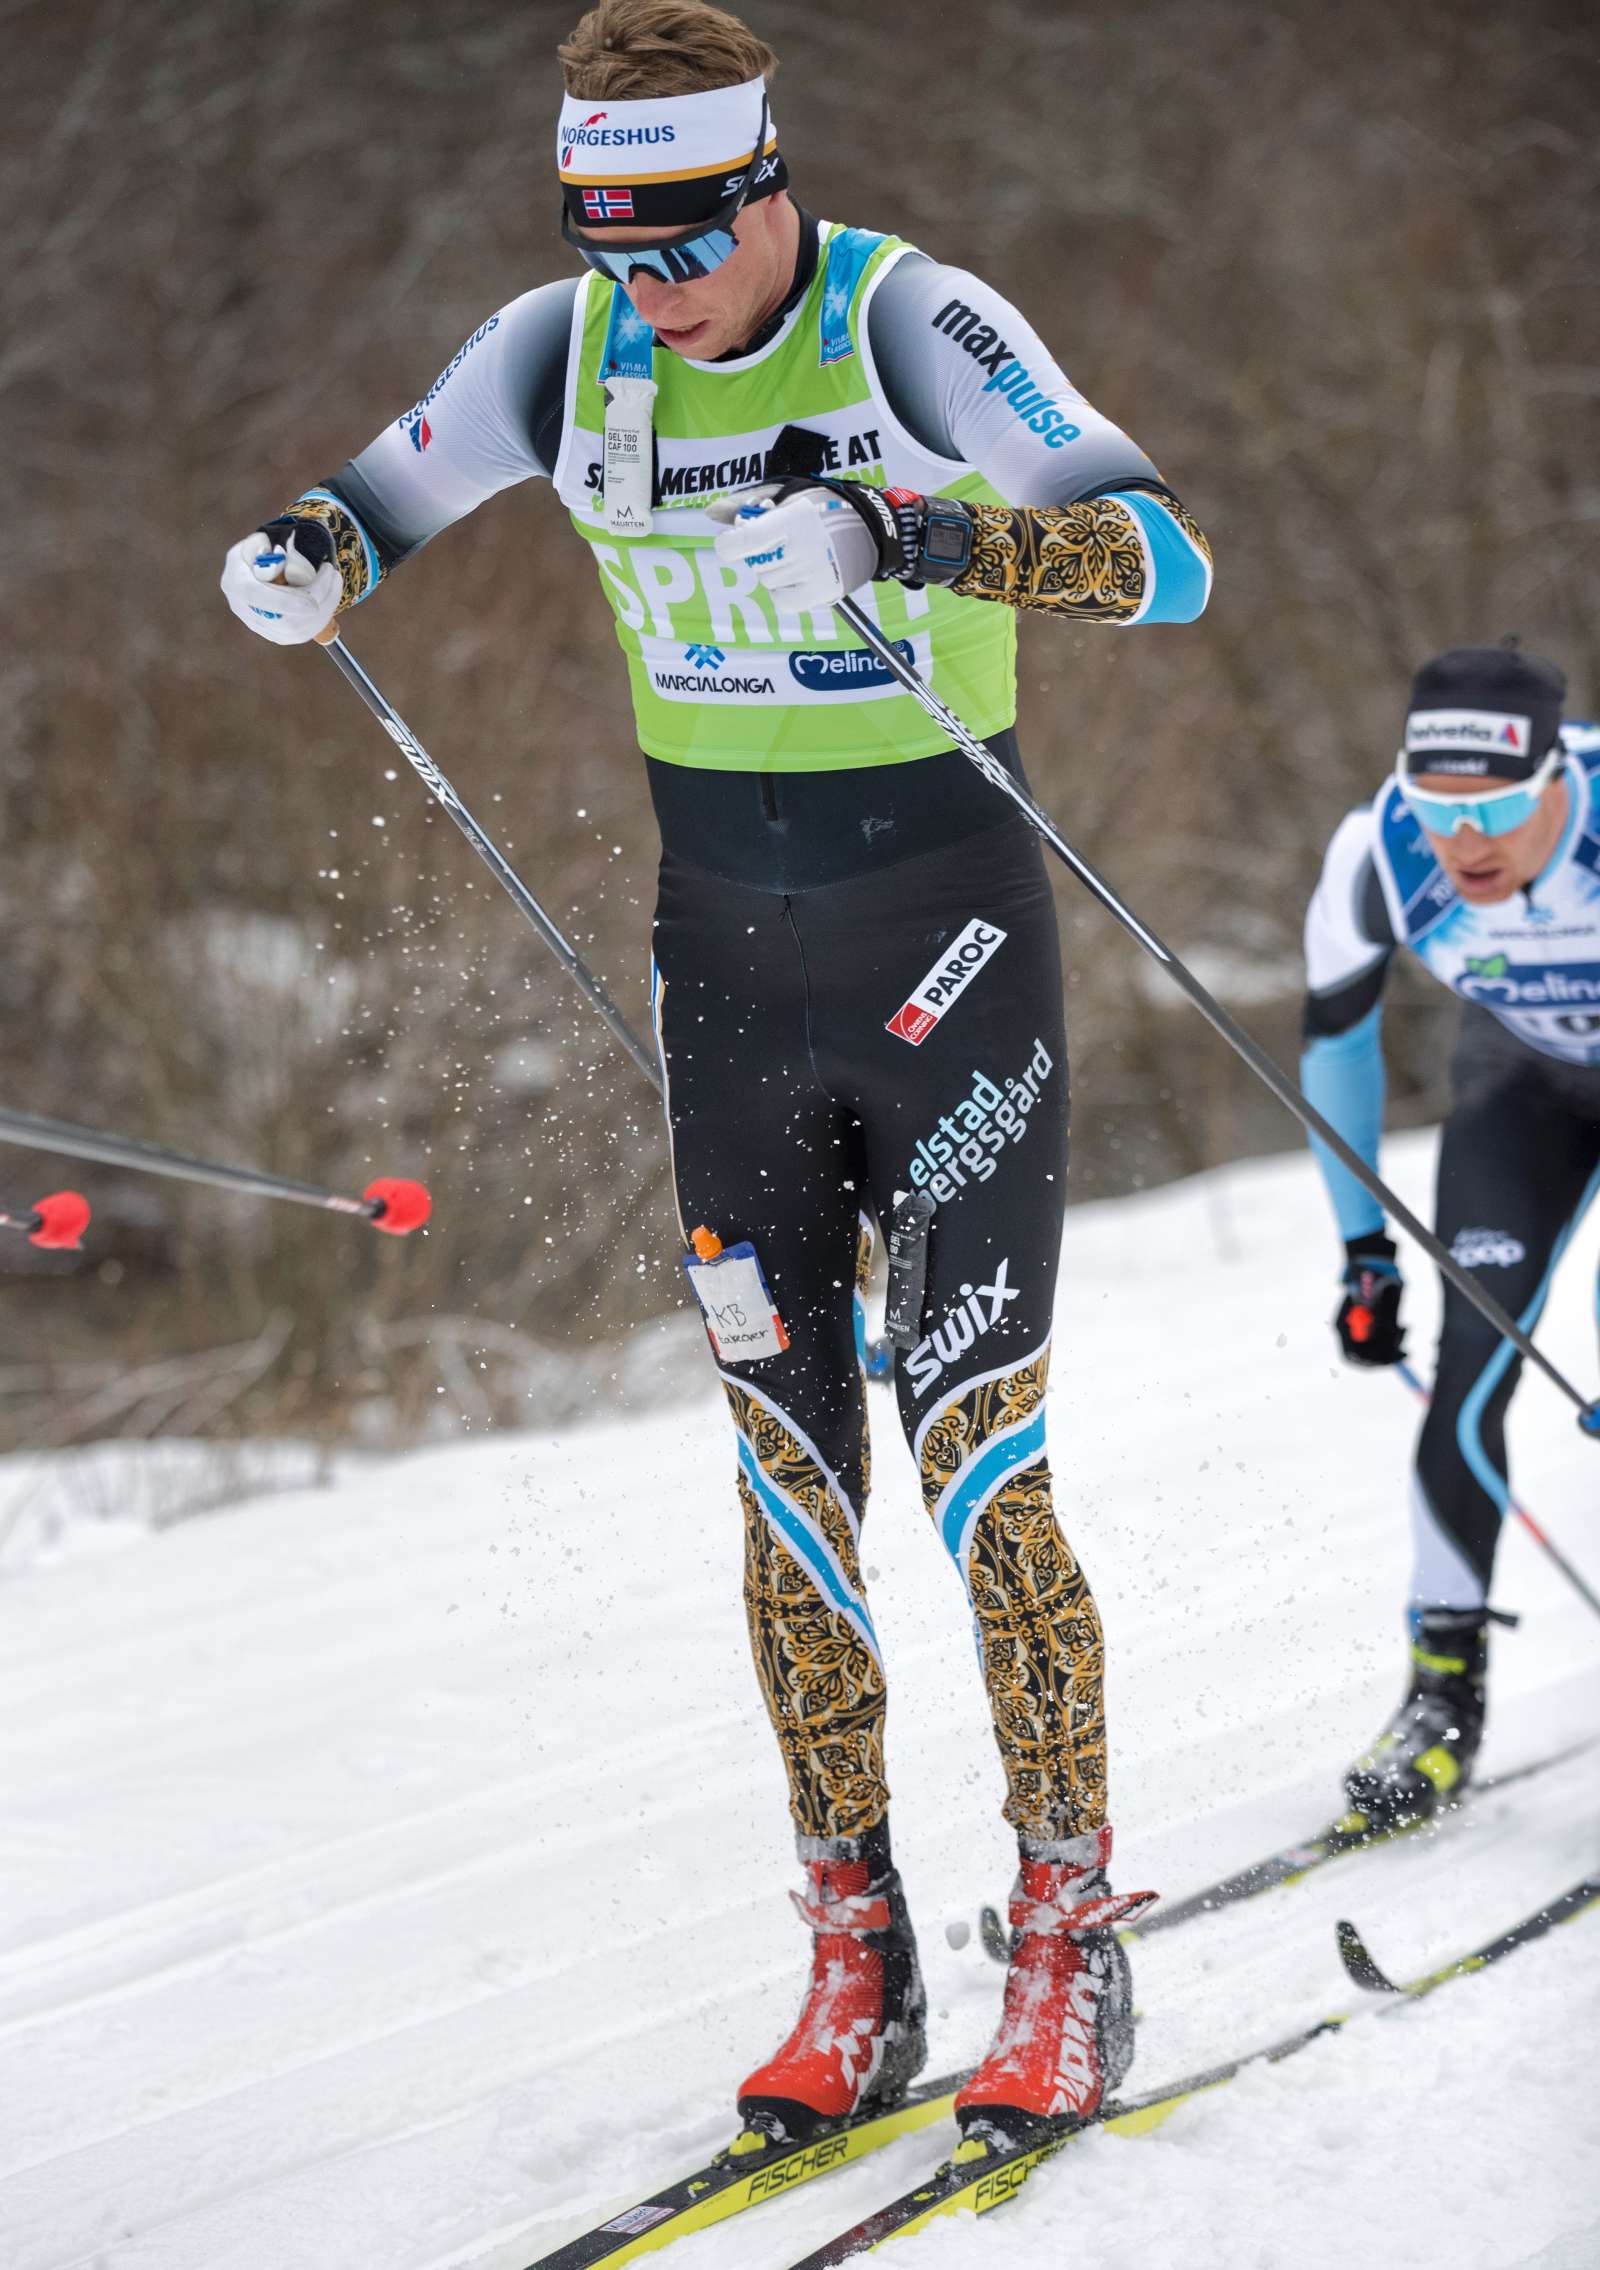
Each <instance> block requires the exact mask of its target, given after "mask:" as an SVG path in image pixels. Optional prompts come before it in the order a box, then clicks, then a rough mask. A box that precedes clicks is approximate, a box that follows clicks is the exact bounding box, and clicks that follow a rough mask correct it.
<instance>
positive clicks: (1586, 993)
mask: <svg viewBox="0 0 1600 2270" xmlns="http://www.w3.org/2000/svg"><path fill="white" fill-rule="evenodd" d="M1456 991H1457V992H1458V993H1459V994H1461V995H1462V997H1463V998H1464V999H1465V1000H1468V1001H1481V1002H1482V1004H1483V1006H1484V1007H1485V1008H1486V1009H1592V1008H1593V1007H1594V1006H1595V1005H1596V1003H1600V969H1597V968H1596V967H1595V965H1594V963H1593V962H1568V963H1566V965H1565V966H1564V967H1563V966H1562V965H1560V964H1551V963H1548V962H1544V963H1539V962H1536V963H1534V964H1532V965H1531V966H1530V965H1528V964H1524V965H1523V966H1522V967H1521V968H1519V967H1518V966H1517V964H1516V963H1515V962H1513V961H1510V960H1508V958H1507V957H1506V956H1505V955H1504V954H1494V955H1491V956H1488V957H1486V958H1483V959H1476V958H1475V959H1472V960H1469V962H1468V963H1467V967H1466V971H1465V973H1464V975H1462V976H1461V977H1458V978H1457V979H1456Z"/></svg>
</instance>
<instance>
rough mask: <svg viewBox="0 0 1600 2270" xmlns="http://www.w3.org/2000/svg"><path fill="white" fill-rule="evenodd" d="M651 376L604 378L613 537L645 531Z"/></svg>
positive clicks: (651, 461)
mask: <svg viewBox="0 0 1600 2270" xmlns="http://www.w3.org/2000/svg"><path fill="white" fill-rule="evenodd" d="M655 398H656V382H655V380H654V379H653V378H608V379H607V380H606V471H605V505H606V510H605V521H606V526H607V527H608V528H609V529H610V530H611V532H612V534H613V535H616V536H648V535H649V533H650V529H651V525H652V522H651V514H650V491H651V488H652V486H653V484H654V480H655V421H654V418H653V416H652V414H651V404H652V403H653V402H654V401H655Z"/></svg>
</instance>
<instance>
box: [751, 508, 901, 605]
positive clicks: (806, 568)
mask: <svg viewBox="0 0 1600 2270" xmlns="http://www.w3.org/2000/svg"><path fill="white" fill-rule="evenodd" d="M781 488H790V489H791V493H790V494H789V495H788V496H785V497H784V498H783V501H782V502H781V503H777V502H774V499H776V498H777V496H778V494H779V491H780V489H781ZM707 509H708V511H709V513H710V516H711V518H712V519H713V520H717V521H721V522H722V524H723V525H722V529H721V532H720V534H719V535H718V537H717V540H716V543H715V545H714V547H713V549H714V550H715V552H716V555H717V558H718V559H719V560H720V561H721V562H722V564H723V566H724V567H746V568H748V569H749V570H750V572H751V573H752V574H753V575H754V577H755V579H756V581H757V582H758V583H760V584H763V585H764V586H765V587H766V589H767V590H768V591H770V592H771V593H772V596H773V598H774V599H775V600H776V601H777V603H778V605H779V607H781V608H782V609H783V610H784V612H785V613H787V614H791V615H803V614H807V613H809V612H811V611H813V610H814V609H818V608H822V607H832V606H834V605H835V604H836V603H837V602H838V601H839V600H841V599H843V598H845V597H846V596H847V595H848V594H849V593H850V592H852V591H859V590H860V588H861V586H862V585H863V584H864V583H870V582H872V580H873V578H874V577H875V576H877V575H879V574H881V573H882V572H883V571H882V568H881V566H880V546H879V542H878V539H877V537H876V536H875V535H874V534H873V532H872V530H871V529H870V528H869V527H868V526H867V523H866V521H865V520H864V519H863V518H862V515H861V513H860V512H859V511H858V510H857V508H856V507H855V506H854V505H853V504H851V503H850V502H849V501H848V500H847V499H846V498H844V497H842V496H840V495H838V494H837V492H836V491H834V490H832V489H825V488H822V487H820V486H818V487H807V488H802V489H794V488H792V484H790V483H787V482H778V481H763V482H761V483H760V485H759V486H758V487H756V488H753V489H742V490H741V491H740V492H739V494H738V495H737V496H732V497H724V498H722V499H720V500H719V501H718V502H717V503H716V504H713V505H711V506H709V507H708V508H707Z"/></svg>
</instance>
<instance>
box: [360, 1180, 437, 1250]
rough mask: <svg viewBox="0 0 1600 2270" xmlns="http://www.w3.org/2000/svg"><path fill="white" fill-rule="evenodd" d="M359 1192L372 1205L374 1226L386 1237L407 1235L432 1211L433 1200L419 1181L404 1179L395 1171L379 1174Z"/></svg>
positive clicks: (417, 1228) (417, 1227) (418, 1226)
mask: <svg viewBox="0 0 1600 2270" xmlns="http://www.w3.org/2000/svg"><path fill="white" fill-rule="evenodd" d="M361 1195H362V1197H363V1198H365V1199H366V1201H367V1202H368V1204H369V1205H370V1206H371V1207H372V1209H373V1214H372V1226H373V1228H374V1229H375V1230H382V1231H383V1232H384V1234H385V1235H386V1236H388V1237H409V1236H410V1235H411V1232H412V1231H413V1230H419V1229H421V1227H422V1225H423V1223H424V1222H425V1221H426V1220H427V1219H428V1216H429V1215H430V1214H431V1213H432V1212H433V1200H432V1199H431V1198H430V1197H429V1196H428V1193H427V1192H426V1190H424V1189H423V1187H422V1185H421V1183H420V1182H406V1181H404V1180H403V1179H401V1178H399V1177H397V1176H395V1175H389V1174H385V1175H380V1176H379V1177H378V1180H377V1181H376V1182H369V1183H368V1184H367V1187H366V1189H365V1190H364V1191H363V1192H362V1193H361Z"/></svg>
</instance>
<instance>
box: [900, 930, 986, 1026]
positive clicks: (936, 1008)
mask: <svg viewBox="0 0 1600 2270" xmlns="http://www.w3.org/2000/svg"><path fill="white" fill-rule="evenodd" d="M1005 935H1006V934H1005V932H1004V931H1003V930H1001V929H999V928H998V927H997V926H996V924H994V923H992V922H978V921H972V922H969V923H968V924H967V927H966V928H965V930H963V931H962V933H961V935H960V937H959V938H956V939H954V940H953V941H952V942H951V944H950V946H949V947H948V949H947V950H946V951H945V952H944V953H943V954H941V955H940V957H939V959H938V960H937V961H936V962H935V963H934V965H933V967H932V969H931V970H929V972H928V974H927V976H926V977H925V978H924V979H923V980H922V982H921V984H920V985H919V986H917V988H916V989H915V991H914V992H913V993H912V995H911V997H910V999H909V1000H908V1001H906V1002H905V1003H904V1004H903V1005H902V1006H901V1007H900V1008H898V1009H897V1010H896V1011H895V1013H894V1015H893V1016H892V1017H891V1018H890V1019H889V1022H888V1023H887V1025H885V1027H884V1031H885V1032H891V1033H893V1034H894V1037H895V1039H896V1040H908V1041H909V1042H910V1043H911V1045H912V1047H913V1048H920V1047H921V1046H922V1044H923V1042H924V1041H925V1040H926V1039H927V1037H928V1035H929V1033H931V1032H932V1030H933V1028H934V1026H935V1025H936V1024H937V1023H938V1022H939V1019H940V1018H941V1017H942V1016H943V1015H944V1013H945V1011H946V1010H947V1009H948V1008H949V1007H950V1004H951V1003H952V1002H953V1001H955V1000H957V999H958V998H959V997H960V995H961V994H963V993H964V992H965V991H966V989H967V987H968V986H969V985H970V984H971V982H972V980H973V979H974V978H975V977H976V976H977V974H978V972H979V970H981V969H982V967H983V965H984V963H985V962H986V961H988V960H989V959H990V958H991V956H993V955H994V954H997V953H998V952H999V950H1000V948H1001V946H1002V945H1003V944H1004V942H1005Z"/></svg>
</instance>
